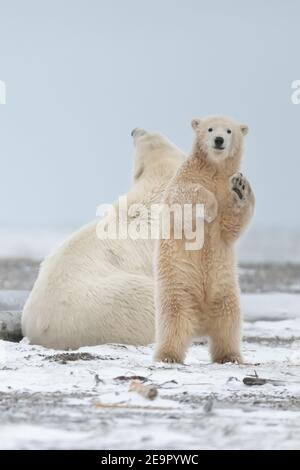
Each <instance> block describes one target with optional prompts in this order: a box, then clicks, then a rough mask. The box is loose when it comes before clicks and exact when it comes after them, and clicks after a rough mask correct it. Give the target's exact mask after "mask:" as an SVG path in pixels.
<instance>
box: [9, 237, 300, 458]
mask: <svg viewBox="0 0 300 470" xmlns="http://www.w3.org/2000/svg"><path fill="white" fill-rule="evenodd" d="M265 235H266V234H265ZM273 235H274V236H273V237H272V234H270V237H269V240H268V239H267V238H266V237H262V238H261V239H260V238H259V237H258V238H256V239H255V238H253V239H252V240H251V239H248V241H247V240H245V242H244V245H243V247H241V250H242V255H241V256H240V259H242V260H244V264H242V265H241V267H240V281H241V287H242V291H243V293H242V308H243V312H244V316H245V324H244V340H243V353H244V359H245V364H244V365H240V366H239V365H234V364H225V365H216V364H211V363H210V358H209V354H208V348H207V345H206V344H205V342H202V341H198V342H197V343H195V344H194V345H193V346H192V347H191V348H190V350H189V353H188V356H187V358H186V363H185V365H164V364H155V363H153V361H152V355H153V346H149V347H138V348H137V347H134V346H125V345H103V346H97V347H90V348H82V349H80V350H79V351H75V352H67V353H66V352H62V351H53V350H47V349H44V348H42V347H37V346H30V345H28V344H26V341H24V340H23V341H22V342H21V343H16V342H8V341H3V340H0V448H1V449H135V448H139V449H152V448H156V449H163V448H164V449H165V448H168V449H199V448H201V449H300V265H299V264H296V263H297V262H298V261H299V260H300V250H299V246H300V245H299V244H298V239H297V237H294V236H291V237H287V238H284V237H283V238H282V236H279V234H278V233H277V234H276V233H274V234H273ZM65 236H66V233H64V234H62V233H61V232H57V234H50V235H49V236H48V235H47V234H46V233H45V235H44V236H43V233H42V232H40V233H39V234H36V233H35V235H33V234H31V233H29V232H28V233H27V235H26V236H24V233H20V234H19V235H16V234H15V235H11V234H10V233H9V232H8V231H7V232H4V231H3V230H2V231H0V314H1V312H2V314H3V313H5V314H6V318H8V317H9V315H10V316H11V317H9V321H10V318H11V320H12V321H14V320H15V319H17V318H18V315H20V311H21V308H22V305H23V303H24V301H25V299H26V296H27V295H28V292H29V290H30V289H31V287H32V285H33V282H34V279H35V278H36V275H37V270H38V262H37V260H40V259H41V258H42V257H43V256H44V255H45V254H47V253H48V252H49V251H50V250H52V249H53V248H54V247H55V246H57V244H59V243H60V242H61V241H62V240H63V238H65ZM255 240H256V241H255ZM259 240H261V242H260V241H259ZM276 240H277V241H276ZM280 240H281V242H282V247H283V248H282V250H281V251H280V250H279V251H277V248H278V247H280V243H281V242H280ZM284 240H286V242H284ZM276 247H277V248H276ZM293 247H294V248H293ZM297 250H298V251H297ZM293 253H294V256H293ZM20 256H21V257H24V258H26V257H27V258H28V257H29V258H30V259H18V257H20ZM4 258H6V259H4ZM262 261H263V263H262ZM266 261H267V263H266ZM278 261H279V262H282V261H284V262H285V264H276V262H277V263H278ZM254 262H256V264H253V263H254ZM288 262H293V263H294V264H289V263H288ZM257 263H260V264H257ZM0 316H1V315H0ZM2 318H3V316H2ZM0 320H1V318H0ZM0 326H1V325H0ZM2 326H3V325H2ZM9 327H10V326H9V323H7V325H5V328H6V329H7V328H9ZM0 336H1V328H0ZM2 337H4V336H2ZM256 376H258V378H259V379H260V378H261V379H267V381H266V382H265V383H263V384H262V385H247V384H245V383H244V379H245V377H252V379H255V377H256ZM136 378H138V379H139V380H140V382H141V383H143V384H144V385H149V386H152V387H154V388H156V389H157V391H158V396H157V398H155V399H154V400H149V399H146V398H143V397H142V396H141V395H139V394H138V393H137V392H134V391H130V390H129V388H130V384H131V382H132V380H133V379H136Z"/></svg>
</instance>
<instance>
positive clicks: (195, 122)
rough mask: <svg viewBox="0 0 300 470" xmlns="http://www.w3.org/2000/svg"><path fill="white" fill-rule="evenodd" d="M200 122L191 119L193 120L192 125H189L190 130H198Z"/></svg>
mask: <svg viewBox="0 0 300 470" xmlns="http://www.w3.org/2000/svg"><path fill="white" fill-rule="evenodd" d="M200 122H201V120H200V119H193V120H192V123H191V124H192V128H193V129H195V130H196V129H198V127H199V126H200Z"/></svg>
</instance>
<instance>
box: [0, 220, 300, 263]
mask: <svg viewBox="0 0 300 470" xmlns="http://www.w3.org/2000/svg"><path fill="white" fill-rule="evenodd" d="M73 232H74V230H72V229H70V230H50V231H49V230H46V229H43V230H19V231H17V230H12V229H0V258H9V257H16V258H31V259H35V260H42V259H43V258H44V257H45V256H46V255H48V254H49V253H50V252H52V251H53V250H54V249H55V248H57V247H58V246H59V245H60V244H61V243H62V242H63V241H64V240H65V239H66V238H67V237H68V236H70V235H71V234H72V233H73ZM238 255H239V260H240V261H241V262H245V263H260V262H280V263H300V230H298V229H291V230H288V229H285V228H259V227H251V228H250V229H249V231H248V232H247V233H246V234H245V235H243V237H242V238H241V241H240V242H239V248H238Z"/></svg>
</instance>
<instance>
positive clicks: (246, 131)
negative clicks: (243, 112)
mask: <svg viewBox="0 0 300 470" xmlns="http://www.w3.org/2000/svg"><path fill="white" fill-rule="evenodd" d="M240 129H241V131H242V134H243V135H247V134H248V132H249V127H248V126H246V124H241V125H240Z"/></svg>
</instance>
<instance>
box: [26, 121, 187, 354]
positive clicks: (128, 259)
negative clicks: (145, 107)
mask: <svg viewBox="0 0 300 470" xmlns="http://www.w3.org/2000/svg"><path fill="white" fill-rule="evenodd" d="M132 136H133V139H134V143H135V149H136V154H135V161H134V175H133V178H134V182H133V186H132V188H131V190H130V191H129V193H128V195H127V205H128V207H130V205H131V204H135V203H139V204H143V205H144V206H145V207H146V208H150V205H151V204H154V203H159V202H160V200H161V196H162V193H163V191H164V189H165V187H166V185H167V183H168V182H169V181H170V179H171V178H172V176H173V175H174V174H175V173H176V171H177V169H178V167H179V166H180V164H181V163H182V161H183V159H184V157H185V156H184V154H183V153H182V152H181V151H180V150H179V149H178V148H177V147H175V146H174V145H173V144H172V143H171V142H169V141H168V140H167V139H166V138H165V137H163V136H161V135H159V134H151V133H148V132H146V131H143V130H141V129H135V130H134V131H133V132H132ZM114 209H118V204H116V205H115V208H114ZM117 212H118V211H117ZM113 214H114V212H113V210H111V212H110V213H109V214H108V215H107V216H105V217H104V218H103V219H102V221H101V222H100V224H102V225H101V227H103V224H107V222H109V221H111V220H112V218H113ZM136 216H137V215H136V214H133V215H132V217H133V218H134V217H136ZM148 223H149V221H148ZM98 224H99V220H95V221H93V222H92V223H90V224H88V225H86V226H84V227H83V228H82V229H81V230H79V231H78V232H77V233H75V234H74V235H73V236H72V237H71V238H70V239H68V240H67V241H66V242H65V243H64V244H63V245H62V246H61V247H60V248H59V249H58V250H57V251H56V252H55V253H54V254H53V255H50V256H48V257H47V258H46V259H45V260H44V262H43V263H42V265H41V268H40V272H39V276H38V278H37V281H36V283H35V285H34V287H33V290H32V292H31V294H30V296H29V298H28V300H27V302H26V304H25V307H24V310H23V314H22V330H23V334H24V336H26V337H27V338H28V339H29V341H30V343H31V344H39V345H42V346H45V347H49V348H54V349H77V348H78V347H81V346H92V345H97V344H103V343H124V344H136V345H143V344H148V343H150V342H151V341H153V339H154V300H153V298H154V296H153V290H154V288H153V272H152V258H153V243H154V241H152V240H151V239H150V238H149V239H135V240H134V239H130V238H127V239H109V238H108V239H103V238H101V239H99V236H97V229H99V225H98Z"/></svg>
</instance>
